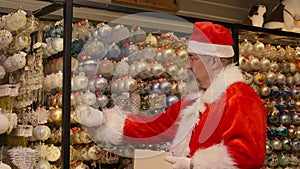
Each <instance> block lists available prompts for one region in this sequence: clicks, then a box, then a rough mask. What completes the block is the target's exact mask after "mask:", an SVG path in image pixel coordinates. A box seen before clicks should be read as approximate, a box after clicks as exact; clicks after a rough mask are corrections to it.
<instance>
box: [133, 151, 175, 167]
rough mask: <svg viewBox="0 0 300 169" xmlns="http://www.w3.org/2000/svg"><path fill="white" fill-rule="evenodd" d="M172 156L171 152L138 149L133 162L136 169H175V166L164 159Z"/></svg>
mask: <svg viewBox="0 0 300 169" xmlns="http://www.w3.org/2000/svg"><path fill="white" fill-rule="evenodd" d="M166 156H172V153H171V152H163V151H152V150H140V149H136V150H135V154H134V160H133V168H134V169H154V168H155V169H173V164H171V163H169V162H167V161H166V160H165V159H164V158H165V157H166Z"/></svg>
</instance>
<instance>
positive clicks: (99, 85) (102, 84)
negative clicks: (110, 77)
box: [95, 76, 108, 91]
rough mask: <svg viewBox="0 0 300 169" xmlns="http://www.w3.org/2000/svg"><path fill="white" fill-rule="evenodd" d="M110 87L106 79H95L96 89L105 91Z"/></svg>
mask: <svg viewBox="0 0 300 169" xmlns="http://www.w3.org/2000/svg"><path fill="white" fill-rule="evenodd" d="M107 85H108V81H107V79H106V78H104V77H102V76H100V77H98V78H96V79H95V88H96V89H97V90H99V91H105V89H106V87H107Z"/></svg>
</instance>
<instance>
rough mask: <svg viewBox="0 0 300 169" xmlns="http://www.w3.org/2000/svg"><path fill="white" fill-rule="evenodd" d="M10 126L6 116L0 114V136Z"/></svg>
mask: <svg viewBox="0 0 300 169" xmlns="http://www.w3.org/2000/svg"><path fill="white" fill-rule="evenodd" d="M9 126H10V122H9V120H8V119H7V116H6V115H4V114H2V113H1V114H0V134H3V133H5V132H6V131H7V130H8V128H9Z"/></svg>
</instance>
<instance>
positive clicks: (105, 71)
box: [97, 59, 115, 77]
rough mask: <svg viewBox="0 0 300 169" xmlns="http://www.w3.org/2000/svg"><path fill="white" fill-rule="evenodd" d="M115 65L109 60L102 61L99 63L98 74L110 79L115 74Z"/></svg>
mask: <svg viewBox="0 0 300 169" xmlns="http://www.w3.org/2000/svg"><path fill="white" fill-rule="evenodd" d="M114 71H115V70H114V64H113V63H112V62H111V61H110V60H107V59H104V60H101V61H100V62H99V66H98V70H97V73H98V74H101V75H103V76H104V77H110V76H112V75H113V74H114Z"/></svg>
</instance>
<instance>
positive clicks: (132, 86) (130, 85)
mask: <svg viewBox="0 0 300 169" xmlns="http://www.w3.org/2000/svg"><path fill="white" fill-rule="evenodd" d="M124 87H125V89H126V91H130V92H132V91H134V90H136V89H137V88H138V84H137V81H136V80H135V79H133V78H131V77H129V78H128V79H126V81H125V86H124Z"/></svg>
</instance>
